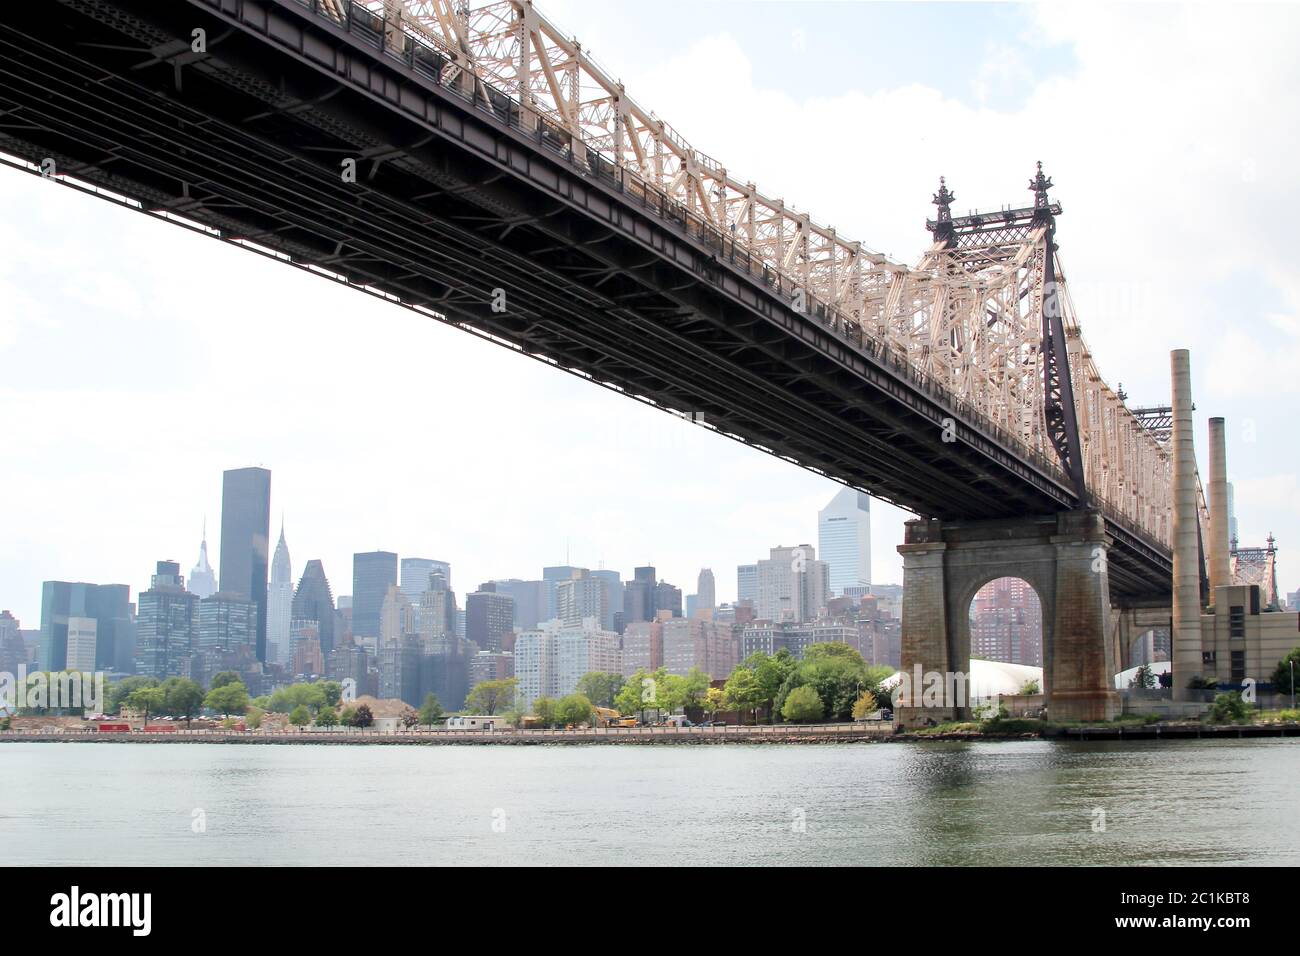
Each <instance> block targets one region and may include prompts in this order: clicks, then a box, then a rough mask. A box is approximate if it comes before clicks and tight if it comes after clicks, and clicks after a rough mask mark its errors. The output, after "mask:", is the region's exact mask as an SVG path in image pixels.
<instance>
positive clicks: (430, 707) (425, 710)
mask: <svg viewBox="0 0 1300 956" xmlns="http://www.w3.org/2000/svg"><path fill="white" fill-rule="evenodd" d="M442 718H443V710H442V704H441V703H439V702H438V698H437V697H436V696H435V695H433V694H425V695H424V706H423V707H421V708H420V723H422V724H424V725H425V726H426V727H432V726H433V725H434V724H437V723H441V722H442Z"/></svg>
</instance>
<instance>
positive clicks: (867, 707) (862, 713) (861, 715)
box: [786, 690, 880, 720]
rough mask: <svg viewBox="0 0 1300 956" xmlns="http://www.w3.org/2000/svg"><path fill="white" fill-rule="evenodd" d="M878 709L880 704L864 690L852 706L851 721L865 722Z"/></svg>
mask: <svg viewBox="0 0 1300 956" xmlns="http://www.w3.org/2000/svg"><path fill="white" fill-rule="evenodd" d="M789 702H790V699H789V698H788V697H787V698H786V703H789ZM879 709H880V704H878V703H876V695H875V694H873V693H872V692H871V691H869V690H864V691H863V692H862V696H861V697H859V698H858V699H857V701H855V702H854V704H853V719H854V720H865V719H866V717H867V716H868V715H870V714H874V713H875V712H876V711H878V710H879Z"/></svg>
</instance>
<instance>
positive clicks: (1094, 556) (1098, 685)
mask: <svg viewBox="0 0 1300 956" xmlns="http://www.w3.org/2000/svg"><path fill="white" fill-rule="evenodd" d="M1052 543H1053V544H1054V545H1055V547H1056V593H1055V595H1054V598H1053V604H1054V605H1055V607H1054V614H1053V625H1052V640H1051V641H1050V642H1049V641H1048V639H1047V634H1046V630H1044V634H1043V680H1044V683H1045V684H1046V688H1045V689H1046V692H1047V716H1048V717H1049V718H1051V719H1053V720H1110V719H1112V718H1114V717H1118V716H1119V713H1120V709H1121V704H1120V697H1119V694H1118V693H1117V692H1116V690H1115V672H1116V667H1115V663H1116V662H1115V650H1114V647H1115V645H1114V643H1113V642H1112V639H1111V627H1110V613H1111V607H1110V578H1109V575H1108V572H1107V568H1106V558H1107V550H1108V538H1107V536H1106V525H1105V521H1104V520H1103V519H1102V516H1101V514H1100V512H1096V511H1072V512H1067V513H1065V514H1062V515H1058V516H1057V534H1055V535H1054V536H1053V537H1052ZM1044 617H1046V612H1044Z"/></svg>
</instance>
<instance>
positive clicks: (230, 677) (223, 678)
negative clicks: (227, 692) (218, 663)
mask: <svg viewBox="0 0 1300 956" xmlns="http://www.w3.org/2000/svg"><path fill="white" fill-rule="evenodd" d="M236 682H238V683H240V684H242V683H243V681H242V680H240V678H239V671H221V672H220V673H219V674H213V675H212V683H211V684H209V685H208V690H216V689H217V688H218V687H225V686H226V685H227V684H234V683H236Z"/></svg>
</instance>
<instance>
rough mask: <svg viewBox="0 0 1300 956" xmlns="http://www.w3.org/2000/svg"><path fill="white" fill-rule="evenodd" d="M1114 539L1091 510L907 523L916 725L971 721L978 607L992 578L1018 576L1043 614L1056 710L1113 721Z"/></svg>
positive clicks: (904, 702) (906, 682)
mask: <svg viewBox="0 0 1300 956" xmlns="http://www.w3.org/2000/svg"><path fill="white" fill-rule="evenodd" d="M1110 544H1111V541H1110V539H1109V537H1108V536H1107V535H1106V532H1105V522H1104V520H1103V518H1102V516H1101V514H1100V513H1099V512H1097V511H1093V510H1090V509H1085V510H1079V511H1068V512H1063V513H1061V514H1058V515H1055V516H1046V517H1030V518H1016V519H1008V520H1000V521H939V520H934V519H925V518H921V519H916V520H913V521H909V522H907V526H906V535H905V539H904V543H903V544H902V545H900V546H899V548H898V550H899V553H900V554H902V556H903V611H902V613H903V620H902V632H903V633H902V639H903V655H902V672H903V684H902V690H901V692H900V694H899V697H898V699H897V702H896V707H895V715H896V717H897V719H898V721H899V722H900V723H902V724H903V725H904V726H907V727H918V726H926V725H929V724H937V723H943V722H946V721H950V720H964V719H969V717H970V715H971V700H970V698H969V695H968V694H967V693H966V680H967V675H969V673H970V642H971V636H970V605H971V601H972V600H973V599H974V597H975V593H976V592H977V591H979V589H980V588H982V587H983V586H984V585H986V584H988V583H989V582H990V581H993V580H996V579H997V578H1001V577H1017V578H1022V579H1023V580H1025V581H1027V582H1028V583H1029V584H1030V586H1031V587H1033V589H1034V591H1035V592H1036V593H1037V594H1038V599H1039V603H1040V605H1041V607H1042V616H1043V683H1044V687H1043V692H1044V694H1045V695H1046V706H1047V716H1048V717H1049V718H1051V719H1058V720H1108V719H1110V718H1113V717H1115V716H1117V715H1118V714H1119V712H1120V698H1119V694H1118V693H1116V691H1115V689H1114V674H1115V666H1114V665H1115V641H1114V636H1115V635H1114V632H1113V630H1112V627H1111V603H1110V583H1109V577H1108V572H1107V555H1108V550H1109V547H1110Z"/></svg>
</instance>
